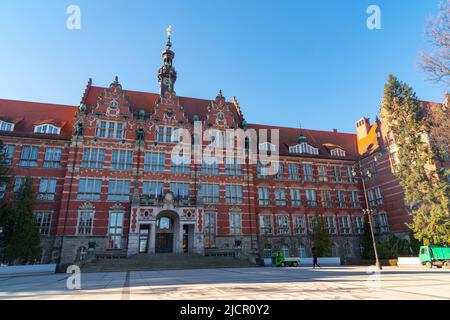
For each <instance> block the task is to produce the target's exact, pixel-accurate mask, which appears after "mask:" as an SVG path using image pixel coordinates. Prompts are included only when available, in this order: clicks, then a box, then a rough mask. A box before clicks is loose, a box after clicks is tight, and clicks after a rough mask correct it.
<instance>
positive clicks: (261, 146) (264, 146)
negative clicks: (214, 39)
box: [259, 142, 277, 152]
mask: <svg viewBox="0 0 450 320" xmlns="http://www.w3.org/2000/svg"><path fill="white" fill-rule="evenodd" d="M259 150H261V151H270V152H275V151H276V150H277V147H276V146H275V145H274V144H273V143H270V142H263V143H260V144H259Z"/></svg>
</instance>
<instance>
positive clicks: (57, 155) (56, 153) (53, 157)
mask: <svg viewBox="0 0 450 320" xmlns="http://www.w3.org/2000/svg"><path fill="white" fill-rule="evenodd" d="M61 153H62V149H61V148H47V149H46V150H45V158H44V167H45V168H59V167H60V162H61Z"/></svg>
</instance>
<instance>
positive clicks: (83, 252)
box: [78, 247, 88, 261]
mask: <svg viewBox="0 0 450 320" xmlns="http://www.w3.org/2000/svg"><path fill="white" fill-rule="evenodd" d="M87 254H88V250H87V248H86V247H80V248H79V249H78V256H79V259H80V261H84V260H86V257H87Z"/></svg>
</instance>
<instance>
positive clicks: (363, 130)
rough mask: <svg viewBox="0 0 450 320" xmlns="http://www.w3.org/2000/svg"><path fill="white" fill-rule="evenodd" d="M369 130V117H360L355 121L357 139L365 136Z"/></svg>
mask: <svg viewBox="0 0 450 320" xmlns="http://www.w3.org/2000/svg"><path fill="white" fill-rule="evenodd" d="M369 130H370V119H369V118H362V119H360V120H358V121H357V122H356V136H357V137H358V140H361V139H364V138H365V137H367V134H368V133H369Z"/></svg>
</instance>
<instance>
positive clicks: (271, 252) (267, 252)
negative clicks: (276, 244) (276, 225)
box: [263, 244, 273, 259]
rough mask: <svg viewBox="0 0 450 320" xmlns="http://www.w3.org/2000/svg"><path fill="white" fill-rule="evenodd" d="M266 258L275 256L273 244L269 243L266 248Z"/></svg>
mask: <svg viewBox="0 0 450 320" xmlns="http://www.w3.org/2000/svg"><path fill="white" fill-rule="evenodd" d="M263 254H264V258H266V259H270V258H272V256H273V250H272V246H271V245H270V244H268V245H267V247H265V248H264V253H263Z"/></svg>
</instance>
